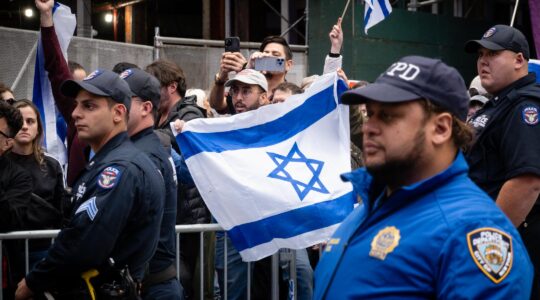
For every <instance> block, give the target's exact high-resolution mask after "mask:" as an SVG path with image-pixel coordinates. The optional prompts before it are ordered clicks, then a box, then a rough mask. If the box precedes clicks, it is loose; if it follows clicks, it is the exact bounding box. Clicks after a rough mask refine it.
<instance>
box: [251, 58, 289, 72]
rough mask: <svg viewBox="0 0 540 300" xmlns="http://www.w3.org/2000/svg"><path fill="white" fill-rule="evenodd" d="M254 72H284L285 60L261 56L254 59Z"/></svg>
mask: <svg viewBox="0 0 540 300" xmlns="http://www.w3.org/2000/svg"><path fill="white" fill-rule="evenodd" d="M255 70H257V71H271V72H284V71H285V59H284V58H282V57H274V56H263V57H259V58H257V59H255Z"/></svg>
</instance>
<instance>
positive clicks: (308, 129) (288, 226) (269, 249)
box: [176, 72, 355, 261]
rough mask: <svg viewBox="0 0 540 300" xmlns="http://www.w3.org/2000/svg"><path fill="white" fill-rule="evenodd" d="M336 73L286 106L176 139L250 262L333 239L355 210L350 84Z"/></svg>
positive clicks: (190, 130)
mask: <svg viewBox="0 0 540 300" xmlns="http://www.w3.org/2000/svg"><path fill="white" fill-rule="evenodd" d="M337 78H338V77H337V75H336V73H335V72H334V73H329V74H326V75H324V76H322V77H320V79H319V80H317V81H316V82H314V83H313V85H312V87H311V88H310V89H309V90H307V91H306V92H305V93H303V94H300V95H295V96H291V97H290V98H288V99H287V101H285V102H284V103H280V104H272V105H267V106H264V107H261V108H259V109H257V110H254V111H250V112H245V113H241V114H237V115H234V116H232V117H227V118H217V119H196V120H192V121H189V122H187V123H186V124H185V126H184V128H183V131H182V133H181V134H178V135H177V137H176V139H177V141H178V143H179V145H180V148H181V150H182V153H183V155H184V157H185V159H186V163H187V166H188V168H189V171H190V172H191V175H192V176H193V179H194V181H195V184H196V185H197V188H198V189H199V191H200V193H201V195H202V197H203V199H204V201H205V202H206V204H207V206H208V208H209V209H210V211H211V212H212V215H213V216H214V217H215V218H216V220H217V221H218V222H219V224H220V225H221V226H222V227H223V228H224V229H225V230H227V233H228V235H229V236H230V238H231V240H232V242H233V244H234V245H235V247H236V249H237V250H238V251H239V252H240V254H241V256H242V258H243V260H244V261H254V260H259V259H261V258H264V257H266V256H268V255H271V254H273V253H275V252H276V251H277V250H278V249H280V248H292V249H300V248H306V247H309V246H311V245H314V244H316V243H320V242H323V241H325V240H326V239H328V238H329V237H330V236H331V234H332V233H333V232H334V230H335V229H336V228H337V226H338V225H339V223H340V222H341V221H342V220H343V219H344V218H345V217H346V216H347V215H348V214H349V213H350V212H351V211H352V209H353V204H354V202H355V197H354V196H353V193H352V186H351V185H350V183H345V182H343V181H342V180H341V179H340V177H339V175H340V174H342V173H344V172H349V171H350V169H351V163H350V133H349V108H348V106H345V105H341V104H340V103H339V95H341V93H343V92H344V91H345V90H346V89H347V86H346V85H345V83H344V82H343V81H342V80H338V79H337Z"/></svg>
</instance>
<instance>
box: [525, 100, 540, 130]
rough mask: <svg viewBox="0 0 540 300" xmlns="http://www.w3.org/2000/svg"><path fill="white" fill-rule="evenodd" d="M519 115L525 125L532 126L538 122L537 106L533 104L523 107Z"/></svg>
mask: <svg viewBox="0 0 540 300" xmlns="http://www.w3.org/2000/svg"><path fill="white" fill-rule="evenodd" d="M521 117H522V118H523V122H525V124H527V125H531V126H534V125H536V124H538V107H536V106H535V105H529V106H526V107H524V108H523V110H522V111H521Z"/></svg>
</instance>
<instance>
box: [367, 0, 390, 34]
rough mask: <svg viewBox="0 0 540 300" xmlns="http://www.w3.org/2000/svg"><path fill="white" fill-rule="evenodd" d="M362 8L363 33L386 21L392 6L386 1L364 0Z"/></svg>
mask: <svg viewBox="0 0 540 300" xmlns="http://www.w3.org/2000/svg"><path fill="white" fill-rule="evenodd" d="M364 2H365V4H364V5H365V6H364V32H365V34H368V33H367V32H368V29H370V28H371V27H373V26H375V25H377V24H378V23H379V22H381V21H382V20H384V19H386V17H388V16H389V15H390V13H391V12H392V5H390V2H389V1H388V0H365V1H364Z"/></svg>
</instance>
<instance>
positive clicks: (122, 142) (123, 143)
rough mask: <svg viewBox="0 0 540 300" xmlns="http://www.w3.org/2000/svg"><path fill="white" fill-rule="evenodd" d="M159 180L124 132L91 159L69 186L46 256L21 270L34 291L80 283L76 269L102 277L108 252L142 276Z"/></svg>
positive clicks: (155, 233)
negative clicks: (68, 214) (65, 214)
mask: <svg viewBox="0 0 540 300" xmlns="http://www.w3.org/2000/svg"><path fill="white" fill-rule="evenodd" d="M164 198H165V190H164V182H163V179H162V176H161V175H160V174H159V172H158V170H157V168H156V167H155V166H154V164H153V163H152V161H150V159H149V158H148V157H147V156H146V155H145V154H144V153H142V152H141V151H140V150H139V149H137V148H135V146H134V145H133V144H132V143H131V142H130V141H129V139H128V136H127V133H125V132H123V133H120V134H118V135H116V136H115V137H113V138H112V139H110V140H109V141H108V142H107V143H106V144H105V145H104V146H103V147H102V148H101V149H100V150H99V151H98V152H97V153H96V155H95V156H94V157H93V158H92V160H90V162H89V163H88V165H87V166H86V168H85V170H84V172H83V173H82V174H81V175H80V176H79V178H78V179H77V180H76V183H75V184H74V186H73V201H74V202H75V205H74V208H73V212H72V218H71V221H70V223H69V224H68V225H67V227H65V228H64V229H62V230H61V231H60V234H59V235H58V237H57V238H56V240H55V242H54V244H53V245H52V247H51V248H50V249H49V252H48V254H47V257H46V258H45V259H44V260H42V261H41V262H40V263H38V265H37V266H36V267H35V268H34V269H33V270H32V271H31V272H30V273H29V274H28V275H27V276H26V282H27V285H28V287H29V288H30V289H31V290H32V291H34V292H40V291H45V290H55V289H60V290H65V289H69V288H71V287H78V286H79V285H80V274H81V273H82V272H85V271H87V270H89V269H93V268H95V269H97V270H98V271H99V272H100V274H101V275H100V276H98V278H97V281H98V282H99V278H100V277H101V278H105V277H107V272H108V271H110V270H109V267H108V265H109V264H108V261H109V258H112V259H113V260H114V262H115V265H116V266H117V267H118V268H123V267H124V266H126V265H127V266H128V267H129V269H130V271H131V274H132V276H133V278H134V279H135V280H139V281H140V280H142V278H143V276H144V272H145V269H146V267H147V264H148V262H149V260H150V259H151V258H152V256H153V255H154V252H155V249H156V246H157V243H158V238H159V231H160V224H161V217H162V215H163V203H164Z"/></svg>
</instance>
